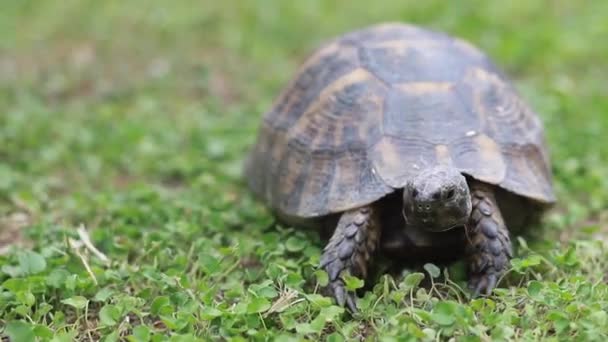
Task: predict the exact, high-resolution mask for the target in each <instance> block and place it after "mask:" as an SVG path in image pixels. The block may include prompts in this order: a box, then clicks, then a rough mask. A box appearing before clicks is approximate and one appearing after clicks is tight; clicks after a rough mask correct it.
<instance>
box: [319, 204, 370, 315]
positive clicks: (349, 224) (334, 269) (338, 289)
mask: <svg viewBox="0 0 608 342" xmlns="http://www.w3.org/2000/svg"><path fill="white" fill-rule="evenodd" d="M380 230H381V228H380V223H379V219H378V217H377V212H376V211H375V209H374V208H373V207H371V206H366V207H361V208H358V209H354V210H350V211H346V212H344V213H343V214H342V216H341V217H340V220H339V221H338V225H337V226H336V229H335V231H334V233H333V235H332V237H331V239H330V240H329V242H328V244H327V246H325V248H324V250H323V255H322V257H321V263H320V267H321V268H322V269H324V270H325V271H326V272H327V274H328V275H329V284H328V290H329V291H330V292H331V294H332V295H333V297H334V298H335V299H336V301H337V303H338V304H339V305H341V306H344V305H345V304H346V306H347V307H348V308H349V309H350V310H351V311H352V312H356V311H357V305H356V299H355V298H356V295H355V294H354V293H350V292H347V291H346V289H345V286H344V280H343V279H342V276H343V275H345V274H350V275H352V276H356V277H358V278H363V279H365V278H366V277H367V271H368V266H369V262H370V260H371V258H372V255H373V253H374V251H375V250H376V249H377V247H378V244H379V241H380Z"/></svg>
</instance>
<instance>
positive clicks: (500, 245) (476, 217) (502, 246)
mask: <svg viewBox="0 0 608 342" xmlns="http://www.w3.org/2000/svg"><path fill="white" fill-rule="evenodd" d="M471 200H472V204H473V209H472V212H471V218H470V220H469V223H468V225H467V238H468V239H467V241H468V244H467V246H466V254H467V258H468V271H469V288H470V289H471V291H473V296H474V297H478V296H479V295H480V294H483V295H486V296H487V295H490V293H491V292H492V290H493V289H494V287H496V283H497V282H498V279H499V278H500V276H501V275H502V274H503V273H504V272H505V270H506V269H507V267H508V265H509V260H510V259H511V258H512V256H513V252H512V247H511V240H510V238H509V230H508V229H507V227H506V225H505V223H504V220H503V218H502V215H501V213H500V210H499V208H498V205H497V203H496V199H495V197H494V192H493V190H492V188H490V187H488V186H486V185H484V184H479V183H473V184H471Z"/></svg>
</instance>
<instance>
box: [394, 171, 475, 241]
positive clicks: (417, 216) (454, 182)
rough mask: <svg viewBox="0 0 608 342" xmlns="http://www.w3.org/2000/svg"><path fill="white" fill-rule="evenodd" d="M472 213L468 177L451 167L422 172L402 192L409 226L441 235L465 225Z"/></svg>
mask: <svg viewBox="0 0 608 342" xmlns="http://www.w3.org/2000/svg"><path fill="white" fill-rule="evenodd" d="M470 214H471V196H470V192H469V186H468V185H467V181H466V178H465V177H464V176H463V175H462V174H461V173H460V172H458V171H457V170H455V169H453V168H451V167H449V166H437V167H435V168H432V169H428V170H424V171H422V172H421V173H420V174H419V175H418V176H416V177H415V178H414V179H413V180H412V181H410V182H408V184H407V185H406V187H405V189H404V191H403V215H404V217H405V220H406V222H407V225H408V226H411V227H416V228H419V229H423V230H427V231H431V232H440V231H446V230H449V229H452V228H456V227H458V226H463V225H464V224H465V223H466V222H467V220H468V218H469V215H470Z"/></svg>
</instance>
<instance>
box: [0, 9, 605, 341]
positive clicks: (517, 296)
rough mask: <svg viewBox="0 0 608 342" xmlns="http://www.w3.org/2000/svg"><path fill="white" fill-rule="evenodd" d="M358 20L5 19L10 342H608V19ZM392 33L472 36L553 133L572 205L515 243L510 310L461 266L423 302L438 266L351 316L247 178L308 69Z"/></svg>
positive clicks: (106, 13) (5, 300)
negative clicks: (325, 56)
mask: <svg viewBox="0 0 608 342" xmlns="http://www.w3.org/2000/svg"><path fill="white" fill-rule="evenodd" d="M348 3H349V4H348V5H347V2H346V1H322V0H309V1H292V2H288V1H270V0H260V1H241V0H224V1H217V2H216V1H210V0H209V1H193V0H192V1H176V2H172V3H171V4H170V5H169V3H168V2H164V1H148V2H143V1H140V2H135V1H131V2H122V1H104V2H101V1H92V0H91V1H75V0H66V1H63V2H60V1H46V2H40V1H10V2H9V1H7V2H4V3H3V5H2V11H0V246H2V250H1V252H2V255H0V267H1V271H0V333H4V334H5V335H7V336H10V337H12V338H13V340H14V341H33V340H35V339H36V338H37V339H39V340H51V339H54V340H55V341H71V340H74V339H79V340H89V339H93V340H97V339H99V338H104V339H105V340H106V341H113V340H119V339H126V340H128V341H150V340H152V341H159V340H162V339H163V338H164V337H166V336H171V338H172V339H173V340H174V341H190V340H194V339H195V337H198V338H201V339H203V340H221V339H234V340H237V341H238V340H273V339H280V340H283V341H289V340H293V341H296V340H305V339H306V340H311V341H314V340H318V339H320V338H323V339H327V340H329V341H342V340H351V339H359V338H369V339H375V338H381V339H383V340H387V341H391V340H394V341H409V340H419V339H420V340H428V341H435V340H448V339H449V338H450V337H455V340H458V341H490V340H492V341H494V340H496V341H499V340H526V341H528V340H555V341H556V340H578V341H591V340H597V341H604V340H606V339H607V338H608V328H607V324H608V314H607V313H606V310H607V309H608V287H607V286H606V284H605V273H606V269H607V268H608V262H607V261H606V260H608V249H607V245H606V243H605V241H606V236H607V234H608V211H607V210H606V208H607V207H608V176H607V175H608V162H607V161H608V147H607V146H608V139H607V138H606V132H608V96H607V95H608V90H607V88H606V79H608V67H607V66H606V60H608V45H607V44H606V43H605V41H606V37H607V36H608V21H607V20H606V17H607V16H608V2H606V1H580V2H576V3H575V2H573V1H565V0H557V1H549V0H547V1H531V0H525V1H524V0H519V1H510V2H489V1H487V2H480V1H458V2H456V1H451V2H449V3H448V2H446V1H424V2H422V1H403V0H399V1H397V0H394V1H384V2H382V3H379V2H374V3H372V4H371V5H370V4H367V2H366V1H363V0H351V1H350V2H348ZM383 20H401V21H407V22H413V23H419V24H422V25H425V26H428V27H432V28H436V29H441V30H445V31H448V32H450V33H452V34H455V35H458V36H461V37H463V38H466V39H468V40H470V41H472V42H473V43H475V44H476V45H478V46H480V47H481V48H482V49H484V50H485V51H487V52H488V53H489V54H490V55H491V56H492V57H493V58H494V59H495V60H496V61H497V63H498V64H500V65H501V66H502V67H503V68H504V69H505V70H506V71H507V72H508V73H509V74H510V75H511V76H512V78H513V79H514V80H515V82H516V84H517V86H518V88H519V89H520V90H521V91H522V93H523V94H524V96H525V97H526V98H527V99H528V100H529V102H530V103H531V104H532V105H533V107H534V108H536V109H537V110H538V112H539V113H540V114H541V116H542V118H543V120H544V122H545V124H546V127H547V135H548V140H549V143H550V146H551V149H552V158H553V159H552V162H553V167H554V172H555V186H556V189H557V192H558V195H559V201H560V202H559V205H558V207H557V208H556V209H555V210H554V211H553V212H552V213H550V215H549V216H548V217H547V220H546V221H545V224H544V226H543V230H542V231H539V233H540V234H536V235H537V237H536V238H527V239H526V240H524V239H517V238H515V237H514V242H515V244H516V247H518V252H517V259H516V260H514V262H513V271H512V272H511V273H510V277H509V281H510V282H509V283H508V284H510V285H511V286H503V287H502V288H501V289H499V290H497V291H496V292H495V295H494V296H492V297H491V298H489V299H478V300H473V301H469V300H468V299H467V298H466V292H463V291H462V290H461V289H460V288H461V287H462V285H463V281H464V277H463V276H462V274H461V272H459V270H460V269H461V268H459V267H458V265H455V266H454V267H453V268H452V269H450V274H451V276H450V281H445V280H434V281H433V285H432V286H431V287H421V286H420V284H419V283H420V280H421V277H422V276H424V277H426V279H427V280H429V279H430V278H431V277H432V276H434V275H436V274H435V273H436V270H434V269H433V268H432V267H427V271H423V272H422V273H417V272H414V271H415V270H414V271H412V272H411V273H407V272H406V273H404V275H403V276H402V277H396V278H391V277H382V278H381V279H380V280H379V281H378V284H377V285H376V287H374V288H373V291H369V292H367V293H366V294H365V296H364V297H363V298H362V299H361V300H360V306H361V313H360V314H359V315H357V316H356V317H354V318H351V317H349V316H348V315H347V314H345V313H344V312H343V310H342V309H341V308H338V307H336V306H333V305H332V302H331V301H330V300H329V299H327V298H324V297H321V296H320V295H318V294H316V292H315V291H316V290H315V287H314V286H313V283H311V282H310V281H309V280H310V279H313V278H312V277H313V275H314V272H315V266H316V264H317V262H318V259H319V254H320V249H321V247H322V243H321V241H319V240H318V238H317V237H316V235H314V234H312V233H306V232H301V231H294V230H292V229H290V228H289V227H276V228H270V229H269V228H268V227H269V225H270V224H271V223H272V217H271V216H270V215H269V214H268V213H267V212H266V211H265V209H264V208H263V207H262V206H261V205H260V204H259V203H257V202H255V201H254V200H253V199H252V197H251V196H250V195H249V193H248V192H247V191H246V189H245V187H244V186H243V183H242V178H241V175H240V169H241V162H242V160H243V157H244V155H245V153H246V151H247V148H248V146H249V145H250V144H251V143H252V142H253V139H254V137H255V133H256V129H257V125H258V122H259V119H260V116H261V115H262V113H263V112H264V111H265V110H266V109H267V108H268V106H269V104H270V103H271V101H272V100H273V99H274V97H275V95H276V94H277V92H278V91H279V89H280V88H281V87H282V86H283V85H284V84H285V82H286V81H287V80H288V79H289V78H290V77H291V76H292V75H293V72H294V70H295V68H296V67H297V65H298V64H299V63H300V62H301V61H302V59H303V57H304V56H305V55H306V54H307V53H308V52H310V51H311V50H312V49H313V48H314V47H316V46H317V44H319V43H320V42H321V41H323V40H324V39H327V38H328V37H331V36H333V35H335V34H338V33H341V32H344V31H347V30H350V29H354V28H358V27H361V26H363V25H366V24H370V23H375V22H378V21H383ZM79 227H82V228H84V230H85V232H86V233H85V234H81V235H79V234H78V228H79ZM87 236H89V237H90V239H91V242H92V245H94V246H95V247H96V248H98V249H99V250H100V251H101V252H102V253H103V254H105V255H106V256H107V258H108V259H107V260H105V259H104V258H103V257H102V256H101V255H96V254H94V253H93V252H92V250H91V248H88V247H86V246H85V245H84V243H85V242H86V240H87V239H86V237H87ZM526 241H527V242H526Z"/></svg>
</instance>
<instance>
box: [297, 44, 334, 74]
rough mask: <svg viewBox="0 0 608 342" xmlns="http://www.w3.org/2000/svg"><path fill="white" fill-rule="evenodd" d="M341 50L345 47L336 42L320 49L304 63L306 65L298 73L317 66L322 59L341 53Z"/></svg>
mask: <svg viewBox="0 0 608 342" xmlns="http://www.w3.org/2000/svg"><path fill="white" fill-rule="evenodd" d="M341 48H344V47H343V46H340V44H338V43H336V42H333V43H330V44H328V45H327V46H324V47H322V48H321V49H319V50H318V51H316V52H315V53H313V54H312V55H311V56H310V57H308V58H307V59H306V60H305V61H304V63H302V65H301V66H300V67H299V68H298V71H297V73H298V74H299V73H300V72H302V71H304V70H306V69H308V68H309V67H310V66H311V65H315V64H317V63H319V61H320V60H321V59H323V58H325V57H327V56H330V55H333V54H336V53H338V52H340V49H341Z"/></svg>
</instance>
